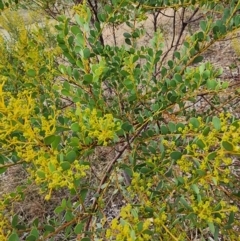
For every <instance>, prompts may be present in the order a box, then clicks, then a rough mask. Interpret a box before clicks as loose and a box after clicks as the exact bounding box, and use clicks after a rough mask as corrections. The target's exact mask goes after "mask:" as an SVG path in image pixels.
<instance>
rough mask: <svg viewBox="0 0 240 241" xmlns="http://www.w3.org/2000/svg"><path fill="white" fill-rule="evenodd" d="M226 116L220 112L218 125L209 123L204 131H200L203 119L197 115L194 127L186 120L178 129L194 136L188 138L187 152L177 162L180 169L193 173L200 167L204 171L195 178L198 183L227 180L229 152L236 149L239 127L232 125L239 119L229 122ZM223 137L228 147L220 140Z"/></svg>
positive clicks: (230, 161)
mask: <svg viewBox="0 0 240 241" xmlns="http://www.w3.org/2000/svg"><path fill="white" fill-rule="evenodd" d="M230 118H231V115H230V114H226V115H224V114H220V116H219V123H218V125H219V127H217V129H216V128H215V127H214V126H212V127H210V128H209V130H208V133H207V134H205V135H203V133H204V123H203V122H202V120H201V118H198V120H199V127H198V128H193V125H192V124H189V125H187V126H186V127H185V128H184V129H183V130H182V134H183V136H185V135H186V134H188V136H190V137H191V136H192V137H194V138H195V141H192V142H189V144H188V145H187V146H186V150H187V154H184V155H182V157H181V158H180V159H179V160H178V161H177V164H178V166H179V168H180V170H181V171H182V172H184V173H189V174H191V175H192V174H193V175H195V174H196V169H197V170H198V172H199V170H200V171H203V172H204V173H206V175H203V176H201V177H200V178H199V183H201V184H202V185H203V186H204V185H205V187H207V186H208V183H211V182H212V181H213V180H214V183H215V184H217V183H219V182H223V183H228V182H229V174H230V165H231V164H232V158H231V157H229V155H231V154H237V153H240V152H239V150H240V129H239V128H237V127H236V126H237V125H240V122H236V123H235V125H231V124H230V123H229V120H230ZM205 130H206V129H205ZM186 138H187V137H186ZM188 138H189V137H188ZM224 141H225V142H226V143H227V144H226V145H227V146H228V147H227V148H230V149H229V150H227V149H226V147H224V145H223V144H221V142H222V143H223V142H224ZM209 167H211V168H209ZM189 174H187V175H189Z"/></svg>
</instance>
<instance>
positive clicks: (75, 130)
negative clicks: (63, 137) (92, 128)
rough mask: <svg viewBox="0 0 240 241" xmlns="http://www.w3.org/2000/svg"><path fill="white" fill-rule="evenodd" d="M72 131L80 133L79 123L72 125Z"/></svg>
mask: <svg viewBox="0 0 240 241" xmlns="http://www.w3.org/2000/svg"><path fill="white" fill-rule="evenodd" d="M71 130H72V131H74V132H78V131H79V130H80V126H79V124H78V123H73V124H72V125H71Z"/></svg>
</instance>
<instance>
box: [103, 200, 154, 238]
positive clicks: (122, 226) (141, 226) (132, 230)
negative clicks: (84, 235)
mask: <svg viewBox="0 0 240 241" xmlns="http://www.w3.org/2000/svg"><path fill="white" fill-rule="evenodd" d="M137 212H138V211H137V209H135V208H133V207H132V206H131V205H130V204H128V205H127V206H125V207H122V209H121V212H120V217H121V219H120V220H117V219H116V218H115V219H113V220H112V222H111V226H110V228H109V229H107V231H106V238H108V239H112V238H113V239H114V240H116V241H122V240H126V241H135V240H138V241H145V240H146V241H148V240H152V237H151V236H150V235H149V234H148V233H147V232H146V230H148V229H149V228H150V226H151V225H152V220H151V219H145V220H143V221H141V220H139V217H138V213H137Z"/></svg>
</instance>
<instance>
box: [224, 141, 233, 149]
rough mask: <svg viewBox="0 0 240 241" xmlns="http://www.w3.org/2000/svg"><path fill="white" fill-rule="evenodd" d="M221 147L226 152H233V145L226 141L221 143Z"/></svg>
mask: <svg viewBox="0 0 240 241" xmlns="http://www.w3.org/2000/svg"><path fill="white" fill-rule="evenodd" d="M222 147H223V148H224V149H225V150H226V151H233V150H234V146H233V144H232V143H231V142H228V141H222Z"/></svg>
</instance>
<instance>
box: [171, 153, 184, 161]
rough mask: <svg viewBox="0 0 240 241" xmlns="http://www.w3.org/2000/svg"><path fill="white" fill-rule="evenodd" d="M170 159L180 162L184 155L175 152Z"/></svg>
mask: <svg viewBox="0 0 240 241" xmlns="http://www.w3.org/2000/svg"><path fill="white" fill-rule="evenodd" d="M170 157H171V158H172V159H174V160H179V159H180V158H181V157H182V153H181V152H179V151H173V152H172V153H171V154H170Z"/></svg>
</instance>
